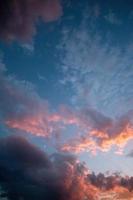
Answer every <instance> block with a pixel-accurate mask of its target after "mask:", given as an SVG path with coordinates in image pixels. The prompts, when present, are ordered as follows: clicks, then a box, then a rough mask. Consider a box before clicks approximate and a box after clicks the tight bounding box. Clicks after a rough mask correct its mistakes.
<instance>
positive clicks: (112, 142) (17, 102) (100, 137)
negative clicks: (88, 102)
mask: <svg viewBox="0 0 133 200" xmlns="http://www.w3.org/2000/svg"><path fill="white" fill-rule="evenodd" d="M7 73H8V72H6V69H4V65H2V66H1V70H0V93H1V95H0V110H1V112H0V120H1V123H2V124H4V125H5V126H6V127H7V128H10V129H12V131H13V130H15V131H19V132H23V133H28V134H32V135H34V136H41V137H45V138H49V139H50V138H51V139H54V140H56V143H57V148H58V149H60V150H62V151H73V152H76V153H79V152H83V151H89V152H91V153H96V152H97V151H98V150H100V151H109V150H110V149H111V148H112V147H113V146H115V147H117V149H118V151H119V152H122V150H123V149H124V147H125V145H126V144H127V143H128V141H129V140H132V139H133V134H132V132H133V127H132V111H130V112H128V113H127V114H125V115H123V116H121V117H119V118H118V119H112V118H110V117H108V116H106V115H104V114H103V113H101V112H99V111H97V110H96V109H94V108H91V107H84V108H82V109H74V108H71V107H68V106H66V105H65V106H61V107H60V108H59V109H57V110H56V112H53V111H52V110H51V108H50V106H49V104H48V102H47V101H46V100H44V99H42V98H41V97H40V96H39V95H38V94H37V92H36V89H35V87H34V85H32V84H31V83H29V82H26V81H21V80H17V78H16V77H13V76H11V75H8V74H7ZM72 126H73V127H75V130H74V131H73V133H72V137H71V139H70V141H69V139H68V140H67V141H65V144H64V141H62V140H61V141H60V142H58V139H57V135H58V136H59V135H63V134H64V133H65V132H67V131H68V130H69V127H72Z"/></svg>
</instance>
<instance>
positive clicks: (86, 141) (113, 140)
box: [59, 109, 133, 154]
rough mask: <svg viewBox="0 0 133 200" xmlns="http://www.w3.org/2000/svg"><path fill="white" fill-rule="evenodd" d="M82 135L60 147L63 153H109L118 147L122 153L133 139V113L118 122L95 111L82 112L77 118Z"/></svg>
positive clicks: (122, 117)
mask: <svg viewBox="0 0 133 200" xmlns="http://www.w3.org/2000/svg"><path fill="white" fill-rule="evenodd" d="M76 117H77V118H78V120H77V121H78V125H79V127H80V128H81V132H82V133H81V135H80V136H79V135H76V136H75V137H74V138H73V139H71V140H70V141H67V142H66V143H65V144H64V145H62V144H61V146H60V147H59V148H60V149H61V150H62V151H68V152H71V151H72V152H75V153H80V152H83V151H89V152H91V153H94V154H95V153H96V152H97V151H98V150H100V151H104V152H106V151H109V150H110V149H111V148H112V147H114V146H115V147H116V148H117V149H118V151H116V153H122V151H123V150H124V148H125V146H126V144H127V143H128V142H129V141H130V140H132V139H133V124H132V112H130V113H127V114H125V115H123V116H121V117H120V118H119V119H117V120H113V119H111V118H108V117H106V116H104V115H102V114H101V113H99V112H97V111H96V110H93V109H86V111H85V110H83V111H82V110H81V112H79V113H78V114H77V116H76Z"/></svg>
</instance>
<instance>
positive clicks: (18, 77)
mask: <svg viewBox="0 0 133 200" xmlns="http://www.w3.org/2000/svg"><path fill="white" fill-rule="evenodd" d="M61 5H62V14H60V15H59V16H58V19H55V20H52V21H50V22H49V21H46V19H45V20H44V21H43V20H42V19H39V20H38V23H37V25H35V24H34V26H35V27H36V34H35V35H34V36H33V35H32V34H30V39H29V40H25V38H23V39H21V38H19V37H18V35H17V34H16V33H12V32H10V30H8V31H9V33H10V34H12V35H13V34H14V35H15V34H16V35H15V37H14V38H15V39H12V40H11V41H8V40H9V39H8V38H6V39H7V41H5V40H4V39H3V38H2V39H1V43H0V50H1V63H3V64H4V65H5V68H6V72H3V71H2V70H1V74H2V75H1V79H2V80H3V79H4V83H3V84H6V85H9V86H11V89H12V90H13V91H14V94H11V93H10V94H9V93H8V92H9V91H2V89H1V92H0V96H1V97H0V101H4V98H9V99H10V101H9V102H8V99H6V101H5V102H6V103H7V104H8V103H9V105H10V106H11V107H12V109H11V110H10V108H9V110H8V109H6V105H5V104H6V103H3V104H1V105H0V108H1V110H2V111H1V114H0V117H1V122H2V123H1V126H4V127H3V128H2V131H1V132H2V134H1V135H2V136H3V135H4V132H5V135H6V134H7V132H8V133H9V134H17V135H24V136H25V137H28V138H29V140H31V141H32V142H34V143H36V144H37V145H38V146H41V148H42V149H43V148H44V149H45V150H47V151H48V152H51V151H52V152H53V151H56V152H57V149H59V146H62V145H64V144H67V145H68V146H69V148H70V152H72V153H75V150H74V149H73V146H74V147H75V149H76V148H78V147H79V146H80V145H81V144H82V137H85V138H86V140H90V139H91V140H92V141H93V142H94V143H95V144H94V145H92V146H93V147H92V146H91V147H90V146H89V145H88V146H87V145H86V146H85V147H84V148H83V149H81V150H80V151H79V152H76V155H77V156H78V158H79V159H80V160H81V161H85V162H86V163H87V166H88V167H89V168H90V169H91V170H92V171H93V170H94V171H95V172H106V171H111V172H114V171H120V172H122V173H124V174H128V175H133V174H132V171H133V166H132V158H131V157H128V156H127V154H128V153H129V152H130V151H132V145H133V142H132V139H133V127H132V126H133V124H132V123H133V118H132V112H133V108H132V105H133V89H132V88H133V55H132V52H133V37H132V36H133V28H132V27H133V4H132V1H124V0H122V1H117V2H116V1H106V2H105V1H79V2H78V3H77V2H76V1H74V0H73V1H62V2H61ZM40 18H41V17H40ZM1 65H2V64H1ZM2 66H3V65H2ZM30 84H31V85H30ZM29 85H30V86H29ZM5 88H6V87H5ZM14 88H15V89H14ZM6 92H7V93H8V94H7V93H6ZM15 92H16V93H19V95H20V96H19V98H16V96H14V95H16V94H15ZM4 95H5V96H4ZM23 95H24V97H23ZM11 98H13V99H11ZM21 98H24V100H22V99H21ZM14 100H16V102H14ZM30 100H33V102H32V103H31V105H30ZM27 101H28V103H27ZM44 102H45V103H44ZM13 104H15V105H13ZM32 104H33V110H32ZM47 104H48V105H47ZM17 105H18V107H17ZM29 105H30V106H29ZM21 107H22V113H21ZM23 107H24V108H23ZM62 107H63V109H64V108H65V111H62ZM23 109H24V110H23ZM27 109H31V110H29V111H28V110H27ZM43 110H44V113H43ZM40 113H41V117H42V116H43V115H44V118H46V119H45V120H44V121H45V122H46V126H47V129H48V130H47V134H48V136H49V135H50V138H47V137H45V134H44V135H43V134H41V133H39V134H38V135H39V137H38V136H37V131H33V129H32V127H31V129H30V128H27V127H29V126H32V125H33V124H31V121H28V120H29V118H31V119H32V120H33V118H35V120H36V116H40ZM51 115H52V117H53V115H57V116H58V118H59V119H58V120H55V121H54V120H53V121H52V122H51V121H50V122H49V118H50V116H51ZM25 117H26V119H27V121H26V123H27V124H26V123H25V122H24V121H23V118H25ZM32 117H33V118H32ZM48 117H49V118H48ZM42 118H43V117H42ZM42 118H41V119H42ZM71 118H73V120H75V121H74V122H71V121H70V120H71ZM12 120H13V121H12ZM15 120H16V121H17V120H18V122H16V121H15ZM19 120H20V121H19ZM21 120H22V121H21ZM37 120H38V119H37ZM14 121H15V122H14ZM22 122H23V123H24V124H23V123H22ZM14 123H18V125H17V126H15V125H14ZM28 123H29V124H28ZM21 126H23V127H25V128H23V127H21ZM39 126H42V124H41V125H40V124H37V127H34V128H36V130H37V129H39V128H40V127H39ZM41 128H42V127H41ZM27 129H28V130H27ZM42 129H43V128H42ZM44 129H45V131H46V127H45V128H44ZM51 129H52V130H51ZM129 129H130V130H129ZM32 131H33V132H32ZM92 131H96V132H97V133H96V135H97V134H98V132H102V134H103V136H102V138H99V137H98V136H95V137H93V136H92V135H90V133H91V134H92ZM56 132H58V134H59V136H58V137H57V136H55V135H56V134H55V133H56ZM123 132H126V133H124V134H125V135H124V136H122V134H123ZM129 132H130V133H129ZM47 134H46V135H47ZM106 137H107V138H108V139H105V138H106ZM124 137H125V140H124V139H123V138H124ZM70 138H71V139H70ZM121 138H122V139H121ZM118 143H119V144H118ZM53 144H54V147H53V146H52V145H53ZM45 145H46V146H45ZM56 145H57V146H56ZM104 145H105V146H104ZM46 148H47V149H46ZM92 148H94V149H93V150H92ZM94 151H95V153H94ZM103 151H104V152H103ZM118 151H119V154H118V153H116V152H118ZM120 153H121V155H120ZM94 154H96V155H94Z"/></svg>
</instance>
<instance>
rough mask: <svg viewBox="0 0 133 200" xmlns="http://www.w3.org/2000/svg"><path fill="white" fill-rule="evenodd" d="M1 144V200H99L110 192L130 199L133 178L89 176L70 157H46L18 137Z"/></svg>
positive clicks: (56, 155) (85, 170)
mask: <svg viewBox="0 0 133 200" xmlns="http://www.w3.org/2000/svg"><path fill="white" fill-rule="evenodd" d="M0 144H1V145H0V161H1V162H0V186H1V188H2V190H1V198H2V197H6V198H7V199H9V200H14V199H15V198H16V199H19V198H22V199H24V200H30V199H32V200H34V199H40V200H41V199H53V198H54V199H56V200H67V199H68V198H69V199H70V200H82V199H85V198H86V199H88V200H93V199H94V200H99V198H98V197H100V194H101V193H102V192H104V193H108V194H109V192H110V191H111V192H113V191H114V192H116V193H118V194H119V193H120V194H121V192H125V193H130V195H132V192H131V191H132V189H133V185H132V184H133V182H132V180H133V179H132V177H129V178H122V177H120V176H118V175H115V176H113V175H112V176H109V177H105V176H104V175H103V174H99V175H95V174H94V173H89V172H88V169H87V168H86V166H85V164H83V163H80V162H79V161H78V160H77V159H76V158H75V157H74V156H73V155H70V154H54V155H51V156H48V155H46V154H45V153H44V152H43V151H42V150H40V149H38V148H37V147H36V146H34V145H32V144H31V143H29V142H28V141H27V140H26V139H24V138H21V137H16V136H12V137H8V138H1V139H0ZM116 187H117V190H116ZM129 191H130V192H129Z"/></svg>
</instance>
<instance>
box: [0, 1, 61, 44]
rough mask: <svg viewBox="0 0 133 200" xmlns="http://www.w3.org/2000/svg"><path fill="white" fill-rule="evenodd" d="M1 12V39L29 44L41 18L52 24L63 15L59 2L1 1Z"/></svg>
mask: <svg viewBox="0 0 133 200" xmlns="http://www.w3.org/2000/svg"><path fill="white" fill-rule="evenodd" d="M0 10H1V11H0V37H1V38H2V39H4V40H7V41H13V40H16V39H17V40H20V41H22V42H29V41H30V40H31V38H32V36H33V35H35V33H36V24H37V21H38V19H39V18H41V19H42V20H43V21H44V22H51V21H54V20H57V19H58V18H59V17H60V16H61V15H62V7H61V4H60V1H59V0H28V1H27V0H18V1H15V0H13V1H8V0H1V1H0Z"/></svg>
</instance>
